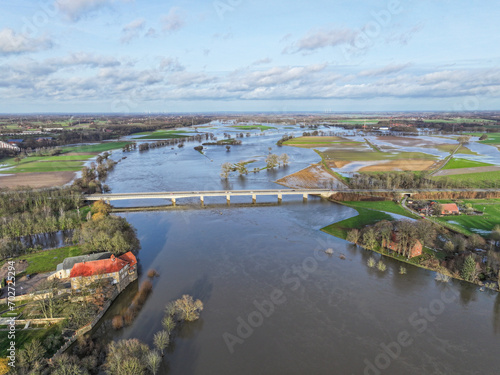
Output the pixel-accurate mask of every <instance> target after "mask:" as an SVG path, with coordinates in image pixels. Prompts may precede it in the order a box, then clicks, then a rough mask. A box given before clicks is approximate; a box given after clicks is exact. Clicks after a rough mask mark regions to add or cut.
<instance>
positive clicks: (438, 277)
mask: <svg viewBox="0 0 500 375" xmlns="http://www.w3.org/2000/svg"><path fill="white" fill-rule="evenodd" d="M450 279H451V277H450V276H448V275H445V274H443V273H441V272H438V273H436V281H441V282H443V283H447V282H449V281H450Z"/></svg>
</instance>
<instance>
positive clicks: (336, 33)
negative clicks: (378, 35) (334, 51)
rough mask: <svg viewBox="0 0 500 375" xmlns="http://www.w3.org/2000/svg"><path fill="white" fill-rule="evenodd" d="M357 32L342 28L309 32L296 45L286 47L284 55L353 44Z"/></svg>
mask: <svg viewBox="0 0 500 375" xmlns="http://www.w3.org/2000/svg"><path fill="white" fill-rule="evenodd" d="M358 34H359V31H356V30H352V29H348V28H344V29H333V30H324V29H323V30H317V31H310V32H309V33H308V34H307V35H306V36H304V37H303V38H301V39H299V40H298V41H297V42H296V43H292V44H291V45H288V46H287V47H285V49H284V50H283V52H284V53H295V52H311V51H314V50H317V49H320V48H325V47H335V46H338V45H341V44H353V43H354V41H355V39H356V37H357V36H358Z"/></svg>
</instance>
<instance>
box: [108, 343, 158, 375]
mask: <svg viewBox="0 0 500 375" xmlns="http://www.w3.org/2000/svg"><path fill="white" fill-rule="evenodd" d="M148 352H149V348H148V346H147V345H146V344H143V343H142V342H140V341H139V340H137V339H129V340H120V341H118V342H114V341H112V342H110V343H109V345H108V356H107V357H106V362H105V363H104V368H105V370H106V372H107V373H108V374H110V375H142V374H144V373H145V370H146V356H147V354H148Z"/></svg>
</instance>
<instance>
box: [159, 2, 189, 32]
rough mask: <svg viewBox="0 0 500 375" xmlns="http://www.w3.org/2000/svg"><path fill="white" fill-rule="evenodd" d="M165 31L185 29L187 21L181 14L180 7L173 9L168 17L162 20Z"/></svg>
mask: <svg viewBox="0 0 500 375" xmlns="http://www.w3.org/2000/svg"><path fill="white" fill-rule="evenodd" d="M161 22H162V25H163V26H162V28H163V31H168V32H173V31H177V30H179V29H181V28H182V27H184V24H185V21H184V16H183V15H182V14H181V9H180V8H179V7H173V8H171V9H170V12H168V14H167V15H165V16H163V17H162V19H161Z"/></svg>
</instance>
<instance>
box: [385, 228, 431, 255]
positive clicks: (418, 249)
mask: <svg viewBox="0 0 500 375" xmlns="http://www.w3.org/2000/svg"><path fill="white" fill-rule="evenodd" d="M384 247H386V248H387V249H389V250H392V251H395V252H397V253H401V249H400V246H399V243H398V242H397V235H396V233H395V232H392V233H391V241H389V243H388V244H384ZM422 248H423V247H422V243H421V242H420V241H419V240H416V242H415V243H414V244H413V246H412V247H411V249H410V252H409V255H408V257H409V258H413V257H418V256H419V255H422Z"/></svg>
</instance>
